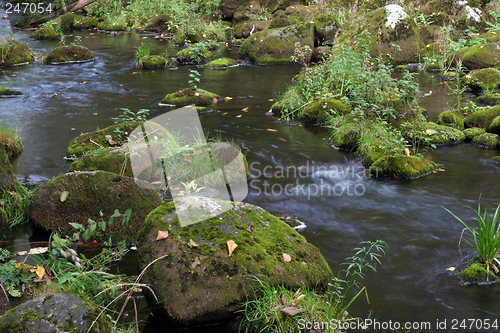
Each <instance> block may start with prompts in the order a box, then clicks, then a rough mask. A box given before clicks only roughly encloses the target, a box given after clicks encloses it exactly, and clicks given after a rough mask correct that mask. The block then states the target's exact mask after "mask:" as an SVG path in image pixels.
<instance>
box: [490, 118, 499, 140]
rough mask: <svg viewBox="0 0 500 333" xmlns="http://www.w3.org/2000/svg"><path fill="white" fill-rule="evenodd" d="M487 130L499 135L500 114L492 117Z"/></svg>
mask: <svg viewBox="0 0 500 333" xmlns="http://www.w3.org/2000/svg"><path fill="white" fill-rule="evenodd" d="M488 132H490V133H495V134H499V135H500V116H498V117H496V118H495V119H493V121H492V122H491V124H490V126H488Z"/></svg>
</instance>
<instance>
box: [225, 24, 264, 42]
mask: <svg viewBox="0 0 500 333" xmlns="http://www.w3.org/2000/svg"><path fill="white" fill-rule="evenodd" d="M271 24H272V22H271V21H247V22H240V23H238V24H237V25H235V26H234V38H243V39H244V38H247V37H249V36H250V32H251V31H252V30H253V33H256V32H259V31H263V30H266V29H267V28H269V27H270V26H271ZM240 45H241V43H240Z"/></svg>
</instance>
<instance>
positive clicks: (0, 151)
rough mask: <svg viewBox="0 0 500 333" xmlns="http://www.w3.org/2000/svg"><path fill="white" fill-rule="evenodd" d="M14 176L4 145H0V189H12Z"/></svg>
mask: <svg viewBox="0 0 500 333" xmlns="http://www.w3.org/2000/svg"><path fill="white" fill-rule="evenodd" d="M14 185H15V176H14V172H13V171H12V165H11V164H10V161H9V158H8V156H7V153H6V152H5V147H4V145H0V187H5V188H10V189H12V188H14Z"/></svg>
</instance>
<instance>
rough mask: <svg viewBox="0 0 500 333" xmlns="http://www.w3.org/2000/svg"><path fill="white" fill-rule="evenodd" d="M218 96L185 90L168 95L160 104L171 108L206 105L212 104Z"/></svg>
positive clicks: (206, 92) (198, 90) (200, 90)
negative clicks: (171, 106)
mask: <svg viewBox="0 0 500 333" xmlns="http://www.w3.org/2000/svg"><path fill="white" fill-rule="evenodd" d="M219 97H220V96H219V95H217V94H214V93H211V92H209V91H206V90H203V89H197V90H193V89H191V88H187V89H184V90H179V91H176V92H174V93H171V94H168V95H167V96H165V98H164V99H162V100H161V102H160V103H162V104H168V105H173V106H185V105H191V104H194V105H207V104H212V103H214V99H215V100H217V99H218V98H219Z"/></svg>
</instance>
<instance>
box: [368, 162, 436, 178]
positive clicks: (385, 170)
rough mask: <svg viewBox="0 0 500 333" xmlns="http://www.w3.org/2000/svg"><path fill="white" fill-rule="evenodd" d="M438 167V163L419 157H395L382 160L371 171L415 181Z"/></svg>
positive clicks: (373, 165) (374, 164)
mask: <svg viewBox="0 0 500 333" xmlns="http://www.w3.org/2000/svg"><path fill="white" fill-rule="evenodd" d="M438 167H439V165H437V164H436V163H434V162H431V161H428V160H426V159H425V158H422V157H418V156H393V157H382V158H380V159H379V160H377V161H376V162H375V163H373V164H372V166H371V168H370V169H371V170H377V172H378V174H380V175H389V176H392V175H395V176H397V177H400V178H407V179H413V178H417V177H420V176H423V175H426V174H428V173H430V172H432V171H433V170H436V169H437V168H438Z"/></svg>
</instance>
